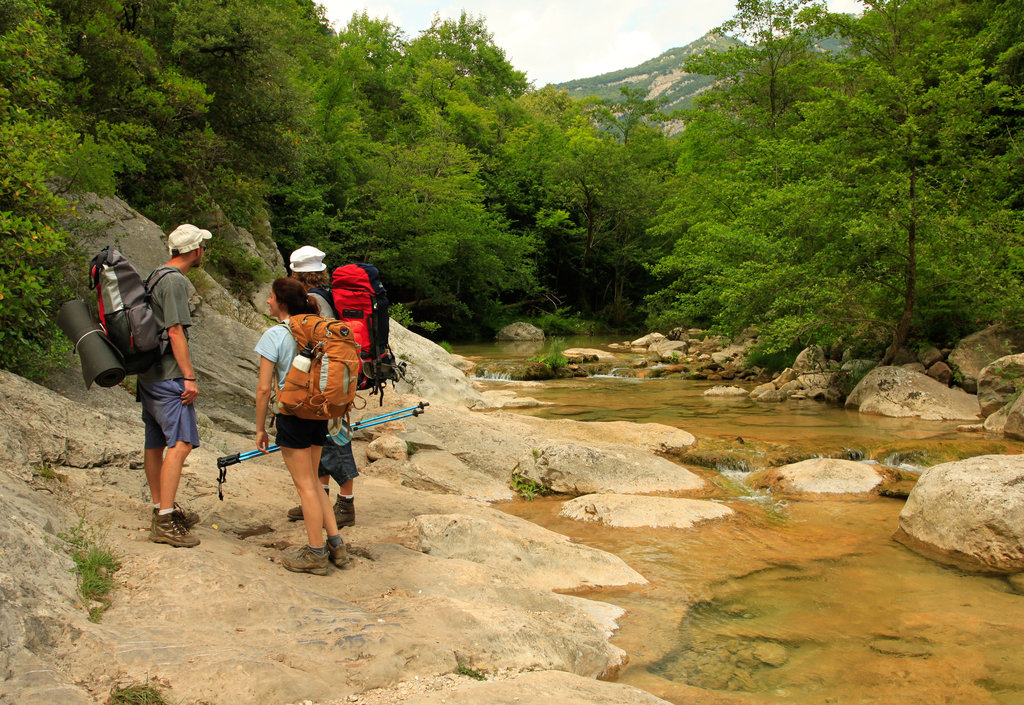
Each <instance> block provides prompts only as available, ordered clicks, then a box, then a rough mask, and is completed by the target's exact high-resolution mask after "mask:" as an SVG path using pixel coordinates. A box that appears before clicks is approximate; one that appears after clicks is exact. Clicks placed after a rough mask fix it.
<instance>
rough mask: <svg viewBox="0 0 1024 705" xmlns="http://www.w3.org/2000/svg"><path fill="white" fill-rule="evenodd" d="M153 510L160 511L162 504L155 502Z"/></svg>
mask: <svg viewBox="0 0 1024 705" xmlns="http://www.w3.org/2000/svg"><path fill="white" fill-rule="evenodd" d="M153 509H156V510H157V511H160V503H159V502H153Z"/></svg>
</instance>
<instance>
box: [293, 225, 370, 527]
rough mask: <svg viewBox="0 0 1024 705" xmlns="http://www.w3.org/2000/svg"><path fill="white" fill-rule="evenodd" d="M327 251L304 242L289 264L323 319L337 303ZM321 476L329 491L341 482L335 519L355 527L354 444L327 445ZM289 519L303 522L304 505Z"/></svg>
mask: <svg viewBox="0 0 1024 705" xmlns="http://www.w3.org/2000/svg"><path fill="white" fill-rule="evenodd" d="M324 257H325V254H324V253H323V252H322V251H321V250H319V249H317V248H316V247H313V246H312V245H303V246H302V247H300V248H299V249H297V250H295V251H294V252H292V256H291V257H290V258H289V266H290V268H291V270H292V277H293V278H295V279H297V280H298V281H300V282H302V285H303V286H304V287H306V292H307V293H308V294H309V295H310V297H311V298H312V299H313V301H315V302H316V305H317V307H318V308H319V309H320V315H321V316H323V317H324V318H330V319H334V318H337V315H336V314H335V312H334V306H333V305H332V304H331V302H330V300H329V299H330V298H331V295H330V292H329V291H328V289H329V287H330V285H331V279H330V275H329V274H328V273H327V265H326V264H324ZM317 475H319V477H320V484H321V486H322V487H323V488H324V492H327V494H330V479H329V478H331V477H333V478H334V481H335V482H337V483H338V498H337V499H336V500H335V502H334V519H335V520H336V521H337V523H338V527H339V528H340V527H343V526H352V525H354V524H355V523H356V508H355V489H354V486H353V482H352V481H353V480H355V479H356V478H357V477H359V470H357V469H356V459H355V456H354V455H353V454H352V444H351V443H346V444H345V445H343V446H339V445H337V444H336V443H334V442H333V441H328V442H327V443H325V444H324V449H323V452H322V453H321V454H320V467H319V468H318V469H317ZM288 519H289V520H291V521H300V520H301V519H302V505H298V506H295V507H292V508H291V509H289V510H288Z"/></svg>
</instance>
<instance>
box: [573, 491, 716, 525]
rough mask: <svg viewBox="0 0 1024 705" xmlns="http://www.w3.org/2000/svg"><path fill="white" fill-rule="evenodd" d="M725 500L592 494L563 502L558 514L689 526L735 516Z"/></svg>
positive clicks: (622, 522)
mask: <svg viewBox="0 0 1024 705" xmlns="http://www.w3.org/2000/svg"><path fill="white" fill-rule="evenodd" d="M733 514H734V512H733V510H732V509H730V508H729V507H727V506H725V505H724V504H719V503H717V502H710V501H707V500H701V499H685V498H677V497H640V496H633V495H621V494H588V495H583V496H582V497H576V498H575V499H572V500H569V501H568V502H565V503H564V504H562V509H561V511H559V513H558V515H559V516H563V517H567V518H569V519H576V520H577V521H593V522H598V523H600V524H604V525H605V526H617V527H631V528H635V527H641V526H646V527H650V528H662V527H667V528H674V529H689V528H691V527H693V526H695V525H697V524H699V523H701V522H705V521H711V520H713V519H722V518H724V517H728V516H732V515H733Z"/></svg>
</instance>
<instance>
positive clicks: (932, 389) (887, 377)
mask: <svg viewBox="0 0 1024 705" xmlns="http://www.w3.org/2000/svg"><path fill="white" fill-rule="evenodd" d="M846 407H847V408H848V409H857V410H858V411H860V412H861V413H862V414H879V415H881V416H895V417H906V416H916V417H919V418H922V419H932V420H956V419H963V420H974V419H978V418H980V417H981V407H980V406H979V405H978V398H977V397H976V396H974V395H972V394H968V393H966V392H965V391H963V390H962V389H956V388H949V387H946V386H945V385H944V384H941V383H940V382H937V381H936V380H934V379H932V378H931V377H928V376H927V375H923V374H920V373H918V372H912V371H910V370H906V369H903V368H901V367H891V366H889V367H877V368H875V369H873V370H871V371H870V372H868V374H867V375H865V376H864V379H862V380H861V381H860V383H858V384H857V386H856V387H855V388H854V390H853V391H852V392H851V393H850V396H849V397H847V399H846Z"/></svg>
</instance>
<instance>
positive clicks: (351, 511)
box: [334, 495, 356, 529]
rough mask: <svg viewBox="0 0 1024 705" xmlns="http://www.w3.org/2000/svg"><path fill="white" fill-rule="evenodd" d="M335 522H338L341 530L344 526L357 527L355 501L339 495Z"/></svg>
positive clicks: (335, 503) (335, 509)
mask: <svg viewBox="0 0 1024 705" xmlns="http://www.w3.org/2000/svg"><path fill="white" fill-rule="evenodd" d="M334 521H336V522H338V528H339V529H340V528H341V527H343V526H355V523H356V501H355V499H345V498H344V497H342V496H341V495H338V499H336V500H334Z"/></svg>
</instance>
